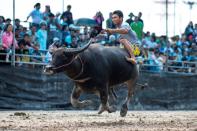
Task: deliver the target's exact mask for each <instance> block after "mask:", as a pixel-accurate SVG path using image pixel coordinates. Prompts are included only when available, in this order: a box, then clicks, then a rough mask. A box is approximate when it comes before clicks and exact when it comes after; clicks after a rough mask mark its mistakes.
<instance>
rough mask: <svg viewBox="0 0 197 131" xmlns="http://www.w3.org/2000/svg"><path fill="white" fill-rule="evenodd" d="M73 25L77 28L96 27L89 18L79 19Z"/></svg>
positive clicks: (93, 21)
mask: <svg viewBox="0 0 197 131" xmlns="http://www.w3.org/2000/svg"><path fill="white" fill-rule="evenodd" d="M74 23H75V25H77V26H97V25H98V24H97V23H96V21H95V20H94V19H90V18H79V19H77V20H75V22H74Z"/></svg>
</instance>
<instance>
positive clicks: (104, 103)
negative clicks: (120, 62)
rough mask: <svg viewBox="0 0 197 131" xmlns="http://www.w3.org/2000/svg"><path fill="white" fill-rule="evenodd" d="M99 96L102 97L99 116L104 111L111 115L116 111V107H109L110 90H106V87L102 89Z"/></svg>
mask: <svg viewBox="0 0 197 131" xmlns="http://www.w3.org/2000/svg"><path fill="white" fill-rule="evenodd" d="M99 96H100V99H101V104H100V107H99V111H98V114H101V113H103V112H104V111H108V112H109V113H112V112H115V111H116V109H115V108H114V107H112V106H109V103H108V97H109V93H108V88H106V87H104V88H100V90H99Z"/></svg>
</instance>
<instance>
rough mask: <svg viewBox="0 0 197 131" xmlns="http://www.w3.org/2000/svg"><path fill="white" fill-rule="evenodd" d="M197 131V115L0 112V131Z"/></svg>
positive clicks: (140, 112) (145, 112) (176, 112)
mask: <svg viewBox="0 0 197 131" xmlns="http://www.w3.org/2000/svg"><path fill="white" fill-rule="evenodd" d="M2 130H3V131H27V130H28V131H29V130H33V131H40V130H41V131H67V130H68V131H108V130H110V131H133V130H134V131H141V130H144V131H149V130H151V131H161V130H167V131H169V130H170V131H171V130H172V131H197V111H130V112H128V114H127V116H126V117H120V115H119V112H116V113H112V114H108V113H107V112H105V113H103V114H101V115H98V114H97V112H95V111H0V131H2Z"/></svg>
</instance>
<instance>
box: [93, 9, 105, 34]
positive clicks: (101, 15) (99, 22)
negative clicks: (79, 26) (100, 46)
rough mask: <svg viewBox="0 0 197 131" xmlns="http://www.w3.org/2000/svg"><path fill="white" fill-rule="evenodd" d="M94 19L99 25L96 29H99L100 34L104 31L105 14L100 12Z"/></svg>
mask: <svg viewBox="0 0 197 131" xmlns="http://www.w3.org/2000/svg"><path fill="white" fill-rule="evenodd" d="M93 19H94V20H95V21H96V23H97V24H98V26H97V28H96V29H97V31H98V33H100V32H101V30H102V25H103V21H104V17H103V14H102V13H101V12H100V11H99V12H97V13H96V15H95V16H94V17H93Z"/></svg>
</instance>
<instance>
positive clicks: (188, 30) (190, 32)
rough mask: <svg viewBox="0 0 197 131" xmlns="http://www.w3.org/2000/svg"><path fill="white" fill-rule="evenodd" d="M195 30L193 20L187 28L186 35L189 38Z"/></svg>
mask: <svg viewBox="0 0 197 131" xmlns="http://www.w3.org/2000/svg"><path fill="white" fill-rule="evenodd" d="M193 30H194V27H193V22H192V21H190V22H189V24H188V25H187V27H186V28H185V35H186V38H187V40H188V38H189V36H190V35H193Z"/></svg>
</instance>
